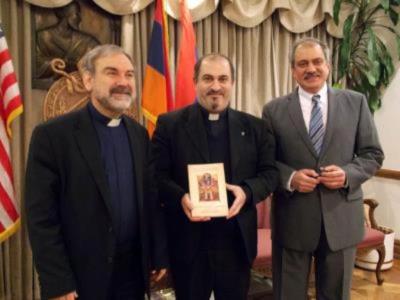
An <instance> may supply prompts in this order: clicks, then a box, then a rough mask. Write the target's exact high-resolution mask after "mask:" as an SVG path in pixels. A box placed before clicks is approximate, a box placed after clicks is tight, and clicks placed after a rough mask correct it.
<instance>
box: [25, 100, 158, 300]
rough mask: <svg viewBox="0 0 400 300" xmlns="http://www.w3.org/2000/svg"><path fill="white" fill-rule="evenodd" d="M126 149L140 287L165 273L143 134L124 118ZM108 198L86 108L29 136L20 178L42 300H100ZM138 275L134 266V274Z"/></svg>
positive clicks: (105, 282) (109, 238) (109, 233)
mask: <svg viewBox="0 0 400 300" xmlns="http://www.w3.org/2000/svg"><path fill="white" fill-rule="evenodd" d="M123 118H124V122H125V124H126V128H127V131H128V136H129V140H130V143H131V149H132V157H133V159H134V166H135V175H134V178H135V180H136V187H137V190H136V193H137V194H136V199H137V201H138V212H139V213H138V217H139V224H140V239H141V252H142V266H141V267H142V269H143V276H144V278H145V282H146V281H147V278H148V273H149V270H150V269H151V268H157V269H158V268H160V267H164V266H165V265H166V255H165V253H166V242H165V237H164V234H163V232H162V229H163V228H162V226H163V225H162V221H163V219H162V216H161V215H160V209H159V208H158V206H159V205H158V204H157V203H158V201H157V190H156V189H155V185H154V182H153V177H154V176H153V168H152V161H151V159H150V156H149V150H150V144H149V139H148V135H147V132H146V131H145V129H144V128H143V127H141V126H140V125H139V124H137V123H136V122H134V121H132V120H130V119H129V118H126V117H123ZM110 201H111V198H110V191H109V187H108V182H107V179H106V175H105V172H104V167H103V163H102V160H101V156H100V146H99V141H98V138H97V133H96V131H95V128H94V126H93V124H92V119H91V117H90V114H89V111H88V108H87V107H85V108H84V109H82V110H80V111H77V112H74V113H71V114H68V115H65V116H62V117H60V118H57V119H55V120H52V121H50V122H48V123H45V124H42V125H39V126H38V127H36V128H35V130H34V132H33V135H32V139H31V144H30V150H29V157H28V165H27V171H26V189H25V202H26V214H27V224H28V231H29V237H30V241H31V246H32V251H33V256H34V261H35V265H36V269H37V271H38V274H39V281H40V285H41V293H42V297H43V298H44V299H46V298H49V297H54V296H59V295H62V294H65V293H67V292H70V291H72V290H76V291H77V292H78V294H79V296H80V297H79V299H106V295H107V289H108V286H109V280H110V276H111V272H112V267H113V265H112V261H113V256H114V252H115V247H116V236H115V233H114V232H113V224H114V222H113V220H112V217H111V216H112V214H111V203H110ZM138 267H140V266H138Z"/></svg>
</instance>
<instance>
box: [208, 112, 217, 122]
mask: <svg viewBox="0 0 400 300" xmlns="http://www.w3.org/2000/svg"><path fill="white" fill-rule="evenodd" d="M208 120H209V121H218V120H219V114H213V113H209V114H208Z"/></svg>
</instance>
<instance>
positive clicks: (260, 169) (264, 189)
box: [153, 104, 277, 263]
mask: <svg viewBox="0 0 400 300" xmlns="http://www.w3.org/2000/svg"><path fill="white" fill-rule="evenodd" d="M228 127H229V142H230V144H229V149H230V158H231V177H232V182H231V183H232V184H236V185H241V186H245V187H246V188H248V189H249V190H250V191H251V193H250V194H251V199H248V201H247V203H246V205H245V206H244V207H243V208H242V209H241V211H240V213H239V215H238V216H237V221H238V224H239V227H240V231H241V233H242V236H243V240H244V244H245V248H246V253H247V258H248V260H249V262H250V263H251V262H252V261H253V259H254V257H255V256H256V254H257V213H256V208H255V204H256V203H257V202H259V201H261V200H263V199H265V198H266V197H267V196H268V195H269V194H270V193H271V192H272V191H273V190H274V188H275V186H276V184H277V169H276V167H275V164H274V144H273V139H272V136H271V133H270V132H269V131H268V129H267V126H266V123H264V122H263V121H262V120H261V119H258V118H255V117H253V116H251V115H248V114H245V113H242V112H239V111H235V110H232V109H228ZM153 144H154V150H155V151H156V154H155V156H156V158H157V167H156V172H157V176H158V179H159V189H160V199H161V201H162V203H163V204H164V206H165V210H166V214H167V215H166V217H167V218H166V222H167V224H168V226H167V227H168V238H169V245H170V253H171V258H172V259H174V261H175V260H177V261H182V260H183V261H185V260H186V262H189V261H190V260H191V259H192V258H193V257H194V255H195V254H196V251H197V249H198V248H199V243H200V233H201V231H200V227H201V224H199V223H195V222H191V221H190V220H189V219H188V218H187V217H186V215H185V214H184V212H183V209H182V207H181V198H182V196H183V195H184V194H185V193H187V192H188V191H189V189H188V176H187V166H188V164H204V163H209V152H210V151H212V149H208V143H207V135H206V129H205V125H204V121H203V117H202V115H201V111H200V107H199V105H198V104H193V105H191V106H188V107H186V108H184V109H182V110H179V111H175V112H172V113H169V114H164V115H161V116H159V118H158V121H157V127H156V130H155V133H154V136H153Z"/></svg>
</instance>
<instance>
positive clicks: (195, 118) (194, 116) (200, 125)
mask: <svg viewBox="0 0 400 300" xmlns="http://www.w3.org/2000/svg"><path fill="white" fill-rule="evenodd" d="M183 126H184V129H185V130H186V133H187V135H188V138H189V140H190V141H191V143H192V144H193V146H194V148H195V149H196V150H197V151H198V152H199V154H200V156H201V157H202V158H203V159H204V162H208V161H210V154H209V150H208V142H207V133H206V129H205V127H204V121H203V119H202V116H201V112H200V108H199V107H198V104H194V105H192V106H191V107H190V108H189V109H188V111H187V116H186V120H185V121H184V124H183Z"/></svg>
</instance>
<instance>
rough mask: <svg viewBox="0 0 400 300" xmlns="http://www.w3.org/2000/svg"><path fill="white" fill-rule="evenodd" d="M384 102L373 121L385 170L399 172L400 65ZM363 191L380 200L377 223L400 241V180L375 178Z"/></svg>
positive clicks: (385, 94) (366, 195) (366, 194)
mask: <svg viewBox="0 0 400 300" xmlns="http://www.w3.org/2000/svg"><path fill="white" fill-rule="evenodd" d="M382 103H383V105H382V108H381V109H380V110H378V111H377V112H376V113H375V116H374V119H375V122H376V126H377V128H378V132H379V137H380V140H381V143H382V147H383V150H384V152H385V157H386V158H385V161H384V163H383V168H384V169H392V170H397V171H400V65H399V66H398V69H397V73H396V75H395V77H394V78H393V80H392V82H391V84H390V86H389V87H388V89H387V90H386V91H385V93H384V97H383V101H382ZM363 189H364V194H365V197H370V198H374V199H376V200H378V201H379V206H378V208H377V210H376V217H377V221H378V224H380V225H384V226H388V227H390V228H393V229H394V231H395V234H396V239H400V181H399V180H393V179H385V178H377V177H374V178H373V179H371V180H370V181H368V182H367V183H365V184H364V186H363Z"/></svg>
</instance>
